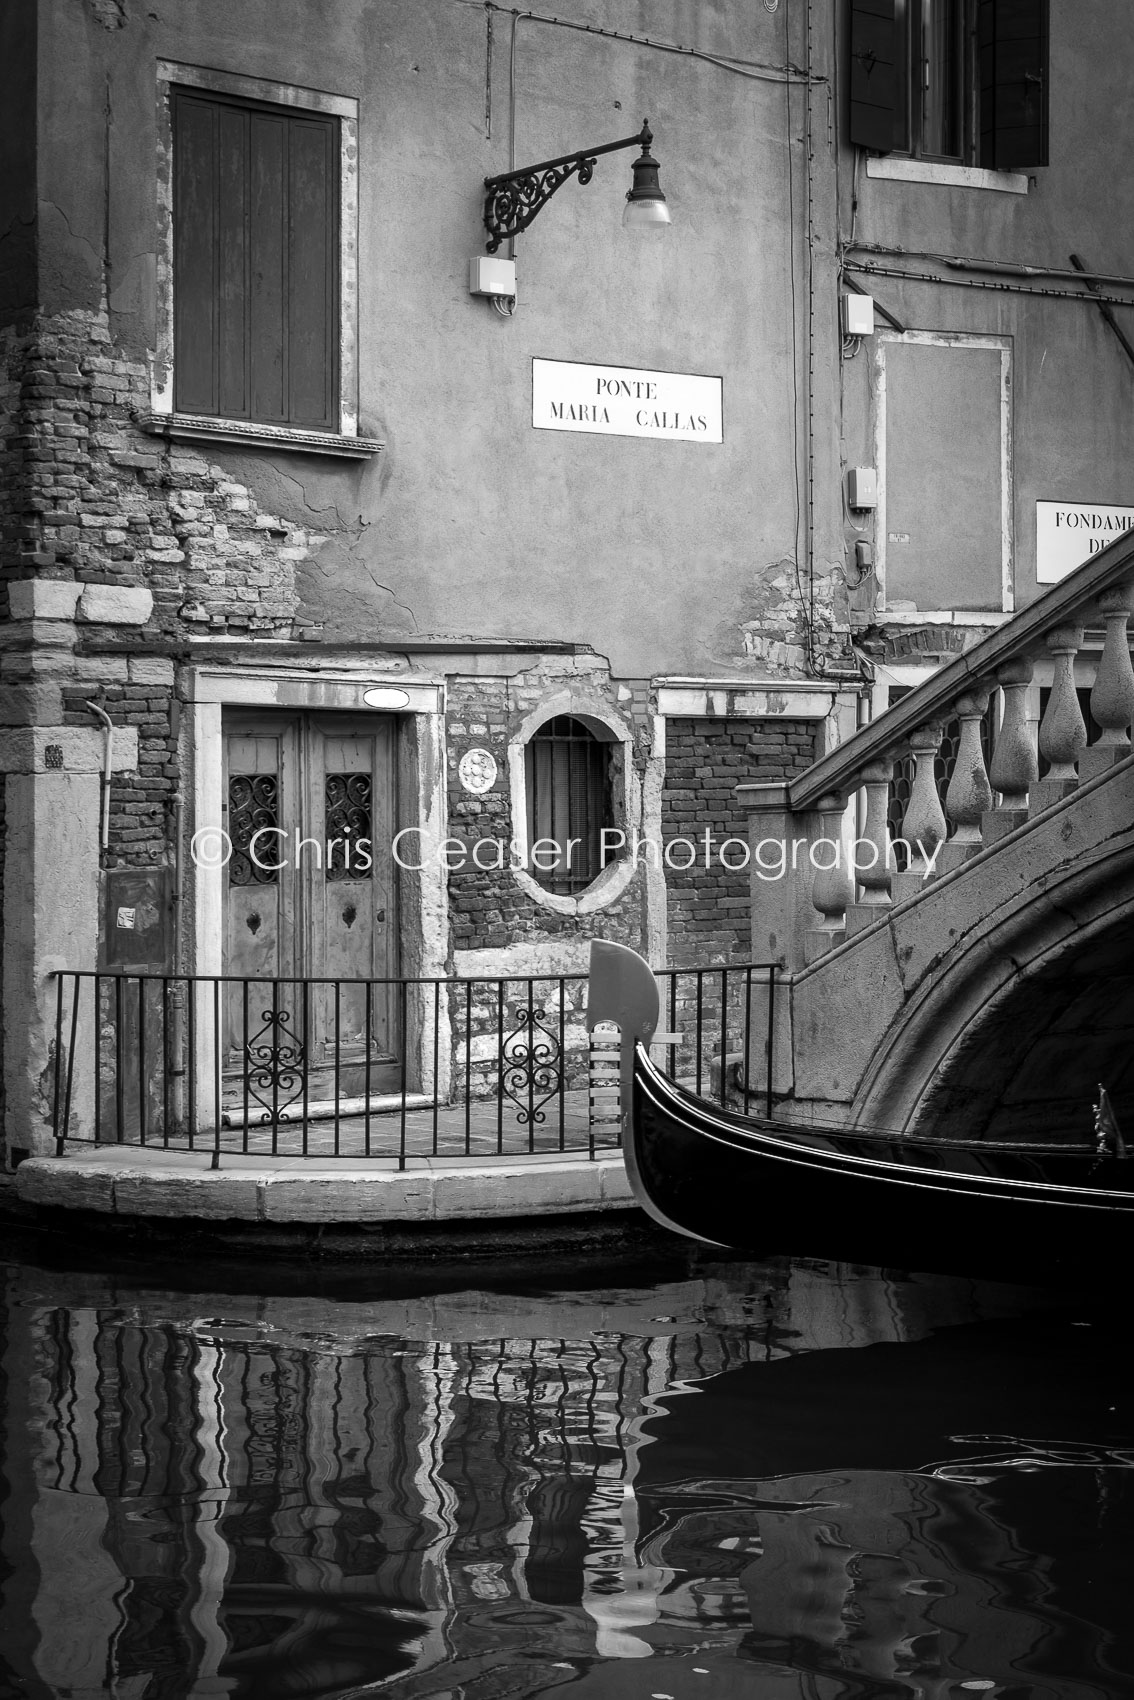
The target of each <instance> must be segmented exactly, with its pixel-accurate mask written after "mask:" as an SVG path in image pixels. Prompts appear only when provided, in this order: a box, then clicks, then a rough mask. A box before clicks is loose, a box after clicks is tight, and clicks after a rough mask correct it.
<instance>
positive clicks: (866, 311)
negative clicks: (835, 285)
mask: <svg viewBox="0 0 1134 1700" xmlns="http://www.w3.org/2000/svg"><path fill="white" fill-rule="evenodd" d="M843 334H844V336H873V335H874V297H873V296H871V295H844V296H843Z"/></svg>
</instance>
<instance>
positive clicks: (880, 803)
mask: <svg viewBox="0 0 1134 1700" xmlns="http://www.w3.org/2000/svg"><path fill="white" fill-rule="evenodd" d="M893 771H894V763H893V758H892V757H886V758H884V759H883V760H881V761H872V762H867V764H866V766H865V767H864V768H863V769H862V771H861V773H860V775H859V777H860V779H861V780H862V787H863V790H864V791H865V792H866V818H865V819H864V821H863V823H862V836H861V837H860V838H856V839H855V841H854V869H853V872H854V874H855V877H856V878H857V880H858V883H859V885H860V886H861V887H862V896H861V897H860V898H859V899H858V901H857V902H856V903H852V904H851V906H850V908H849V909H848V910H847V932H848V933H857V932H861V931H862V929H863V927H872V926H873V925H874V923H875V921H878V920H880V919H881V915H882V911H883V910H884V909H888V908H889V907H890V904H891V901H892V899H891V896H890V891H891V885H892V874H893V867H894V847H893V845H892V844H891V843H890V829H889V824H888V822H887V818H886V817H887V814H888V812H889V806H890V780H891V777H892V775H893ZM864 845H865V847H866V851H867V852H872V853H873V859H872V860H870V861H869V862H868V860H867V855H866V854H860V849H861V847H862V846H864Z"/></svg>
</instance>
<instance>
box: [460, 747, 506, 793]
mask: <svg viewBox="0 0 1134 1700" xmlns="http://www.w3.org/2000/svg"><path fill="white" fill-rule="evenodd" d="M496 771H497V770H496V757H495V756H494V755H493V754H492V751H491V750H466V751H465V753H464V755H463V756H462V757H461V759H460V761H459V762H458V764H457V778H458V779H459V780H460V782H461V784H462V785H463V786H464V788H465V790H466V791H471V792H472V793H473V795H474V796H477V797H479V796H482V795H483V793H484V792H485V791H491V790H492V787H493V786H494V785H495V784H496Z"/></svg>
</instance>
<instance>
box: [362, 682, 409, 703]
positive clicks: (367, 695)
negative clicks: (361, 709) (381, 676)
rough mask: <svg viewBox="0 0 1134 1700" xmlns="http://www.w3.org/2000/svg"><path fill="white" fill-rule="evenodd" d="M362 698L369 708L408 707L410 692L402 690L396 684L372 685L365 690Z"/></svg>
mask: <svg viewBox="0 0 1134 1700" xmlns="http://www.w3.org/2000/svg"><path fill="white" fill-rule="evenodd" d="M362 700H363V702H364V703H365V704H366V706H367V708H406V707H408V706H409V692H408V691H400V690H399V689H398V687H397V686H396V685H371V687H370V689H369V690H368V691H363V693H362Z"/></svg>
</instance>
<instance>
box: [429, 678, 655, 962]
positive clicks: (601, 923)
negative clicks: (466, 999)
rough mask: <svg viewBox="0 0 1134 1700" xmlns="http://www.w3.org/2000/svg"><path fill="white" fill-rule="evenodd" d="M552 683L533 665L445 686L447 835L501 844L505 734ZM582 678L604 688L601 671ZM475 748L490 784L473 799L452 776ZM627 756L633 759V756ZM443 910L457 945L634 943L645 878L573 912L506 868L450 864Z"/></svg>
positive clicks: (641, 937) (506, 811) (505, 836)
mask: <svg viewBox="0 0 1134 1700" xmlns="http://www.w3.org/2000/svg"><path fill="white" fill-rule="evenodd" d="M558 683H559V681H558V680H556V679H555V678H554V677H552V678H549V677H548V676H547V674H546V673H544V672H536V671H534V670H533V671H532V672H531V673H530V674H520V675H518V676H517V677H516V678H513V679H480V680H473V679H469V680H455V681H453V682H452V683H451V685H450V688H449V722H448V746H449V832H450V836H451V837H453V838H459V839H461V840H462V841H464V842H467V843H468V844H469V846H470V849H471V846H472V844H474V843H475V841H476V840H477V839H482V838H485V839H494V840H499V841H501V842H503V843H504V844H505V845H507V843H508V841H509V839H510V838H511V837H512V833H513V823H512V805H511V794H510V790H509V783H508V740H509V736H510V735H511V733H512V731H513V729H514V727H515V725H516V723H517V721H518V720H520V719H522V718H523V716H524V715H525V714H527V713H529V712H530V711H531V710H532V709H533V708H536V707H538V706H539V705H540V703H542V702H545V701H546V700H547V698H548V695H549V692H550V691H551V690H553V689H554V688H555V686H556V685H557V684H558ZM590 683H591V685H592V688H594V689H596V690H599V691H610V689H611V686H610V683H609V681H608V680H607V679H606V678H605V675H598V674H596V677H595V679H594V680H593V681H590ZM643 700H644V696H643ZM624 706H625V705H623V707H624ZM563 712H569V710H568V711H563ZM477 748H479V749H487V750H490V751H491V752H492V754H493V755H494V756H495V758H496V766H497V777H496V783H495V785H494V786H493V787H492V789H491V791H488V792H486V793H485V794H484V795H483V796H480V797H477V796H473V795H471V794H470V793H469V792H467V791H465V789H464V788H463V786H462V785H461V782H460V780H459V778H458V776H457V768H458V764H459V762H460V759H461V756H462V755H463V754H464V753H465V751H466V750H469V749H477ZM635 759H636V760H638V761H640V760H641V755H640V753H638V754H637V755H636V757H635ZM491 859H492V856H491V854H490V853H489V852H487V851H485V852H482V860H484V861H489V860H491ZM449 913H450V926H451V935H452V941H453V947H454V948H455V949H457V950H472V949H494V948H501V947H504V946H507V945H511V944H517V943H522V942H530V941H532V940H535V939H541V938H554V937H557V936H565V937H578V938H609V939H615V940H617V941H618V942H620V943H623V944H630V945H634V946H636V947H640V946H641V945H642V944H643V943H644V941H645V932H646V922H645V881H644V876H643V874H642V873H638V874H637V875H635V877H634V879H633V880H632V881H631V883H630V885H629V886H628V887H627V889H626V891H624V892H623V893H622V895H621V896H620V897H618V898H617V899H615V900H614V901H613V902H612V903H610V904H608V905H606V906H605V907H603V908H602V909H599V910H596V911H595V912H593V913H591V914H587V915H582V916H578V917H576V916H573V915H562V914H558V913H556V911H554V910H552V909H548V908H547V907H545V906H544V905H543V904H542V903H540V902H539V900H538V899H537V898H534V897H532V896H531V895H530V894H529V893H528V892H526V891H524V890H523V889H522V887H521V886H520V885H519V884H518V883H517V881H516V880H515V879H514V877H513V876H512V874H511V873H510V872H508V871H507V869H505V870H502V871H500V872H494V871H488V870H486V871H481V870H479V869H473V868H470V869H468V870H460V871H458V870H456V869H454V870H452V871H451V872H450V874H449Z"/></svg>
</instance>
